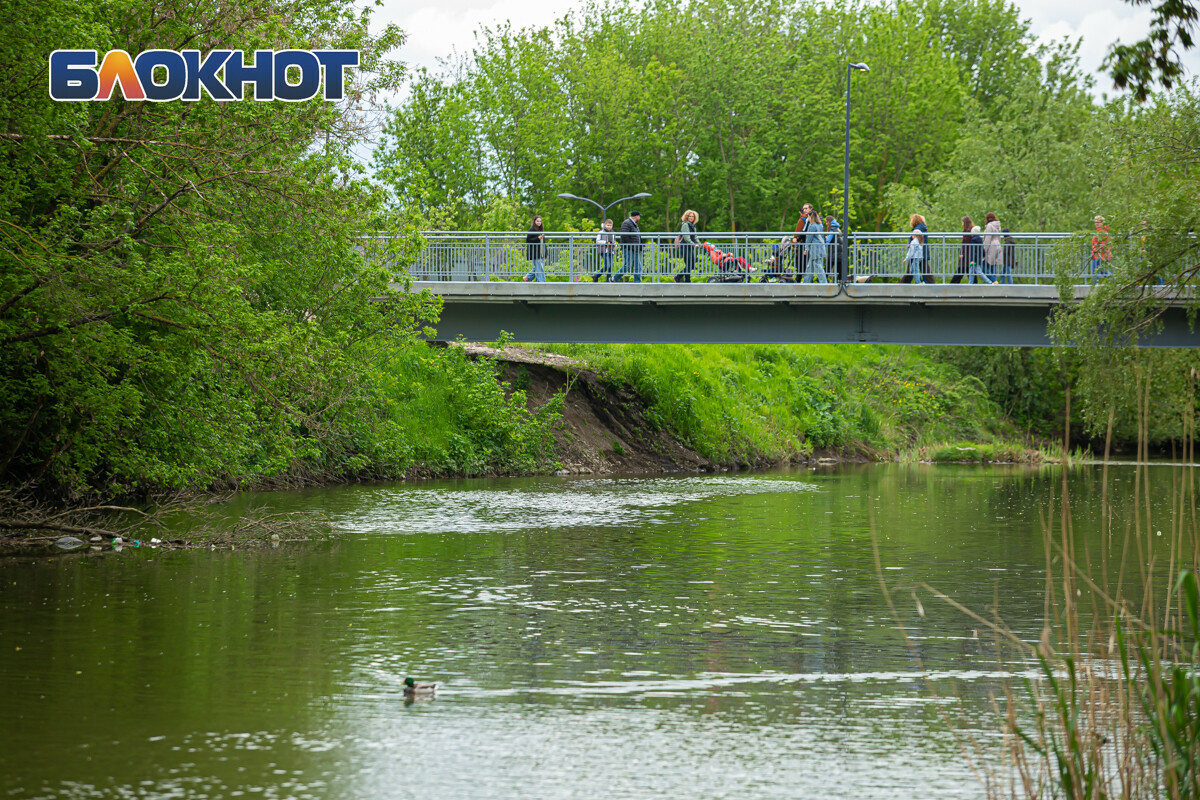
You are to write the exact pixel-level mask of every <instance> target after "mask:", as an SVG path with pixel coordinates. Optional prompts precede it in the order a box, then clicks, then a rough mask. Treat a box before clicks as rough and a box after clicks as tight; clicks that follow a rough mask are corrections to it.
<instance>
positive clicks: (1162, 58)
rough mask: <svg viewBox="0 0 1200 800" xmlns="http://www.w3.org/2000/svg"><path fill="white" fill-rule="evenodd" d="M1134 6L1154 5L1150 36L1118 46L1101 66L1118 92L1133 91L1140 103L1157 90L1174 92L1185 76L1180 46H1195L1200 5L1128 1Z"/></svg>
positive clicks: (1176, 0) (1185, 0)
mask: <svg viewBox="0 0 1200 800" xmlns="http://www.w3.org/2000/svg"><path fill="white" fill-rule="evenodd" d="M1128 2H1129V3H1130V5H1135V6H1152V7H1153V9H1154V16H1153V19H1152V20H1151V22H1150V35H1149V36H1147V37H1146V38H1145V39H1142V40H1141V41H1139V42H1134V43H1133V44H1114V45H1112V46H1111V47H1110V48H1109V49H1108V55H1107V56H1105V58H1104V63H1103V64H1102V65H1101V66H1102V68H1103V69H1106V70H1108V72H1109V74H1111V75H1112V77H1113V83H1114V84H1115V85H1116V87H1117V88H1118V89H1126V88H1132V89H1133V94H1134V97H1135V98H1136V99H1137V101H1138V102H1139V103H1142V102H1145V101H1146V98H1147V97H1149V96H1150V92H1152V91H1153V90H1154V87H1155V86H1156V85H1158V84H1161V85H1162V87H1163V88H1164V89H1170V88H1171V87H1173V86H1175V85H1176V84H1178V83H1179V81H1180V80H1181V79H1182V78H1183V75H1184V72H1185V70H1184V67H1183V64H1182V63H1181V62H1180V60H1179V53H1178V52H1177V51H1176V46H1178V47H1180V48H1182V49H1184V50H1190V49H1191V48H1192V46H1193V45H1194V44H1195V42H1194V40H1193V39H1192V29H1193V28H1195V27H1196V23H1197V21H1198V20H1200V6H1198V5H1197V4H1196V3H1195V2H1192V0H1162V1H1161V2H1158V3H1157V4H1156V2H1155V0H1128Z"/></svg>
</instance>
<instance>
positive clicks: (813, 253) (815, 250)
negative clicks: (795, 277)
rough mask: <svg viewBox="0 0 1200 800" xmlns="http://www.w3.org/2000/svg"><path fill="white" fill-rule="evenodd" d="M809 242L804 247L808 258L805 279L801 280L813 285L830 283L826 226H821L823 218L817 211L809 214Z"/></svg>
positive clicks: (805, 263)
mask: <svg viewBox="0 0 1200 800" xmlns="http://www.w3.org/2000/svg"><path fill="white" fill-rule="evenodd" d="M806 230H807V231H808V234H807V235H808V240H807V242H806V243H805V245H804V249H805V252H806V257H805V259H804V277H803V278H801V279H800V282H801V283H805V282H808V281H810V280H811V281H812V282H813V283H829V280H828V279H827V278H826V277H825V237H824V236H823V234H824V233H825V228H824V226H822V225H821V217H820V215H818V214H817V212H816V211H812V210H810V211H809V212H808V228H807V229H806Z"/></svg>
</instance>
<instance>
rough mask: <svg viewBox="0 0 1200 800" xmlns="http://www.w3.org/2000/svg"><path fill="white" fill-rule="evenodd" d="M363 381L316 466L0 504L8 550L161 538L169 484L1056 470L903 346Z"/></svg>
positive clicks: (312, 462) (626, 360) (260, 538)
mask: <svg viewBox="0 0 1200 800" xmlns="http://www.w3.org/2000/svg"><path fill="white" fill-rule="evenodd" d="M360 380H361V381H362V382H363V383H364V384H366V385H369V386H370V387H371V388H372V392H373V394H374V395H375V396H376V398H377V399H376V400H375V402H374V405H373V406H372V408H371V409H370V412H369V415H368V416H366V417H364V418H362V419H359V420H358V421H357V422H356V425H357V426H358V430H356V431H350V433H352V434H353V442H356V444H354V445H353V449H351V448H350V447H349V445H348V446H347V449H346V451H345V453H344V454H343V455H342V456H341V461H340V462H337V463H331V462H329V461H328V459H325V458H324V457H322V456H321V455H318V456H316V457H313V458H308V459H298V458H297V459H293V460H292V461H291V462H289V463H287V464H284V465H282V466H281V467H279V468H276V469H275V471H271V472H268V471H266V470H261V471H258V472H253V471H249V472H244V473H242V474H241V475H237V474H215V475H204V474H202V473H199V472H197V473H196V477H195V478H194V479H193V480H192V481H190V482H189V483H188V484H185V485H180V486H168V487H162V489H159V490H157V491H148V492H145V493H144V494H142V495H141V496H135V495H121V494H120V493H119V492H115V491H113V492H110V493H108V494H101V495H97V494H93V495H91V496H88V497H87V499H86V500H76V501H74V502H72V501H70V500H69V499H60V500H58V501H57V502H56V501H42V502H40V503H38V502H25V501H26V500H27V499H28V498H23V499H22V502H25V505H22V502H16V501H17V495H15V494H13V493H11V492H10V493H8V494H6V495H5V497H6V498H7V499H8V501H11V502H8V501H6V503H5V504H4V505H5V509H4V511H3V513H0V530H3V531H4V534H5V535H4V538H5V539H6V540H7V541H9V542H12V541H18V540H28V539H30V538H39V539H42V540H45V541H46V542H52V541H53V540H54V539H56V538H58V537H59V536H62V535H68V536H79V537H81V538H83V539H84V540H89V539H90V537H92V536H95V535H101V536H102V537H103V539H104V542H105V544H111V543H112V541H113V539H115V538H116V537H117V536H122V537H124V538H126V539H133V540H141V541H147V540H149V539H150V538H154V537H158V538H164V537H161V536H159V534H158V532H157V531H156V530H153V529H152V523H151V522H148V521H146V520H139V519H137V518H136V517H137V514H138V513H140V512H144V511H150V512H151V517H149V518H147V519H148V520H150V519H153V518H154V517H155V516H156V515H155V513H154V510H153V506H152V504H153V503H154V502H155V501H156V499H157V498H160V497H162V496H163V495H162V491H163V490H166V489H170V490H172V494H171V499H170V500H169V501H167V502H168V504H180V503H182V504H185V505H188V506H189V507H191V508H195V507H198V506H204V505H206V504H210V502H211V500H212V498H213V497H214V495H213V494H211V493H213V492H229V491H243V490H257V489H268V490H269V489H288V488H298V487H303V486H316V485H329V484H339V483H362V482H373V481H394V480H412V479H420V478H438V477H496V476H511V475H538V474H583V475H606V474H652V473H703V472H721V471H739V470H762V469H769V468H771V467H773V466H786V465H791V464H812V463H839V462H875V461H906V462H908V461H935V462H947V461H960V462H975V463H986V462H1025V463H1037V462H1040V461H1045V460H1052V459H1053V458H1054V454H1052V453H1047V452H1046V451H1044V450H1041V449H1039V448H1038V447H1037V443H1036V442H1032V441H1026V440H1023V439H1022V437H1021V435H1020V433H1019V431H1018V430H1017V429H1016V427H1015V426H1014V425H1012V424H1011V423H1010V422H1008V421H1007V420H1006V418H1005V417H1004V415H1003V414H1002V412H1001V411H1000V410H999V409H998V408H997V407H996V405H995V403H994V402H992V401H991V400H990V399H989V397H988V395H987V392H986V391H985V390H984V389H983V387H982V384H980V382H979V381H977V380H975V379H974V378H971V377H967V376H964V375H963V374H962V373H961V372H960V371H959V370H958V369H957V368H956V367H954V366H953V365H949V364H945V363H939V362H938V361H935V360H934V359H932V358H930V357H929V355H928V354H927V353H926V352H923V351H921V350H920V349H917V348H884V347H875V346H865V347H864V346H858V347H813V346H778V345H775V346H765V345H764V346H753V345H742V346H722V345H694V346H682V345H656V346H635V345H572V346H552V345H542V346H537V347H517V346H512V345H504V344H503V343H497V345H486V344H479V343H465V344H457V345H453V346H432V345H426V344H422V343H414V344H412V345H409V346H404V347H397V348H393V349H390V350H387V351H384V352H382V353H380V354H379V356H378V358H377V359H376V360H375V362H374V363H373V365H372V368H371V369H370V370H369V371H367V372H364V373H363V374H362V376H361V378H360ZM346 438H347V439H350V437H349V436H347V437H346ZM268 446H269V443H265V444H264V448H266V447H268ZM180 492H182V494H180ZM197 498H198V500H197ZM118 505H119V506H127V507H132V508H136V509H137V511H130V510H115V509H114V508H113V506H118ZM158 507H159V508H162V507H164V506H163V504H162V503H159V505H158ZM207 510H211V509H206V511H207ZM39 521H44V522H46V523H47V525H46V527H45V528H44V529H40V530H39V528H38V526H37V523H38V522H39ZM291 522H292V523H296V524H298V523H299V522H300V521H291ZM239 525H241V526H242V528H240V529H239V528H238V527H237V526H239ZM292 527H294V525H293V526H292ZM317 528H318V529H319V528H320V526H319V525H318V526H317ZM51 534H53V536H51ZM274 535H280V536H283V537H284V539H286V538H290V535H289V534H288V532H287V529H286V528H285V529H284V530H279V529H278V526H276V525H275V523H271V524H260V523H259V522H256V521H250V522H247V521H246V520H243V519H242V518H241V517H240V516H239V517H236V518H231V519H224V518H222V517H221V515H219V514H218V515H216V516H214V517H213V522H212V524H210V525H208V526H207V527H206V528H205V529H203V530H199V529H197V530H196V531H194V532H193V533H192V534H189V535H188V536H186V537H183V539H182V540H181V541H180V542H177V544H179V545H192V544H196V543H203V544H204V545H209V544H212V543H217V544H218V545H219V546H223V547H224V546H230V547H232V546H236V545H237V544H238V543H244V544H246V545H250V544H253V543H260V544H267V543H271V542H273V541H274V540H273V539H272V536H274ZM318 535H324V534H318ZM306 537H307V534H306ZM94 545H95V543H94V542H90V541H89V546H94Z"/></svg>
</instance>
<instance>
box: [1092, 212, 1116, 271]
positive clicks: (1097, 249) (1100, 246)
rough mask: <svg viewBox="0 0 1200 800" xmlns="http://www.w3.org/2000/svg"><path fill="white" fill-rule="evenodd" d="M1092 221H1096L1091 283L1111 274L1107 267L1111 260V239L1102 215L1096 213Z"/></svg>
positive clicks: (1093, 238)
mask: <svg viewBox="0 0 1200 800" xmlns="http://www.w3.org/2000/svg"><path fill="white" fill-rule="evenodd" d="M1093 222H1095V223H1096V234H1095V235H1094V236H1093V237H1092V283H1099V282H1100V279H1101V278H1107V277H1108V276H1109V275H1112V272H1110V271H1109V269H1108V262H1110V261H1112V241H1111V240H1110V238H1109V233H1110V231H1109V229H1108V226H1107V225H1105V224H1104V217H1101V216H1099V215H1097V216H1096V219H1095V220H1093Z"/></svg>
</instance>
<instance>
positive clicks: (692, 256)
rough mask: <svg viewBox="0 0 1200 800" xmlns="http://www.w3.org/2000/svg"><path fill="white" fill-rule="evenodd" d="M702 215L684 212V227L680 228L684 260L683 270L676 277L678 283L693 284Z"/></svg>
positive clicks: (680, 248)
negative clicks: (698, 228) (697, 232)
mask: <svg viewBox="0 0 1200 800" xmlns="http://www.w3.org/2000/svg"><path fill="white" fill-rule="evenodd" d="M699 221H700V215H699V214H697V213H696V212H695V211H692V210H691V209H690V208H689V209H688V210H687V211H685V212H683V219H682V222H683V225H682V226H680V228H679V247H678V248H677V249H678V251H679V256H680V257H681V258H682V259H683V269H682V270H680V272H679V273H678V274H677V275H676V276H675V282H676V283H691V282H692V270H693V269H695V268H696V250H697V249H699V247H700V240H699V239H697V238H696V223H697V222H699Z"/></svg>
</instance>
